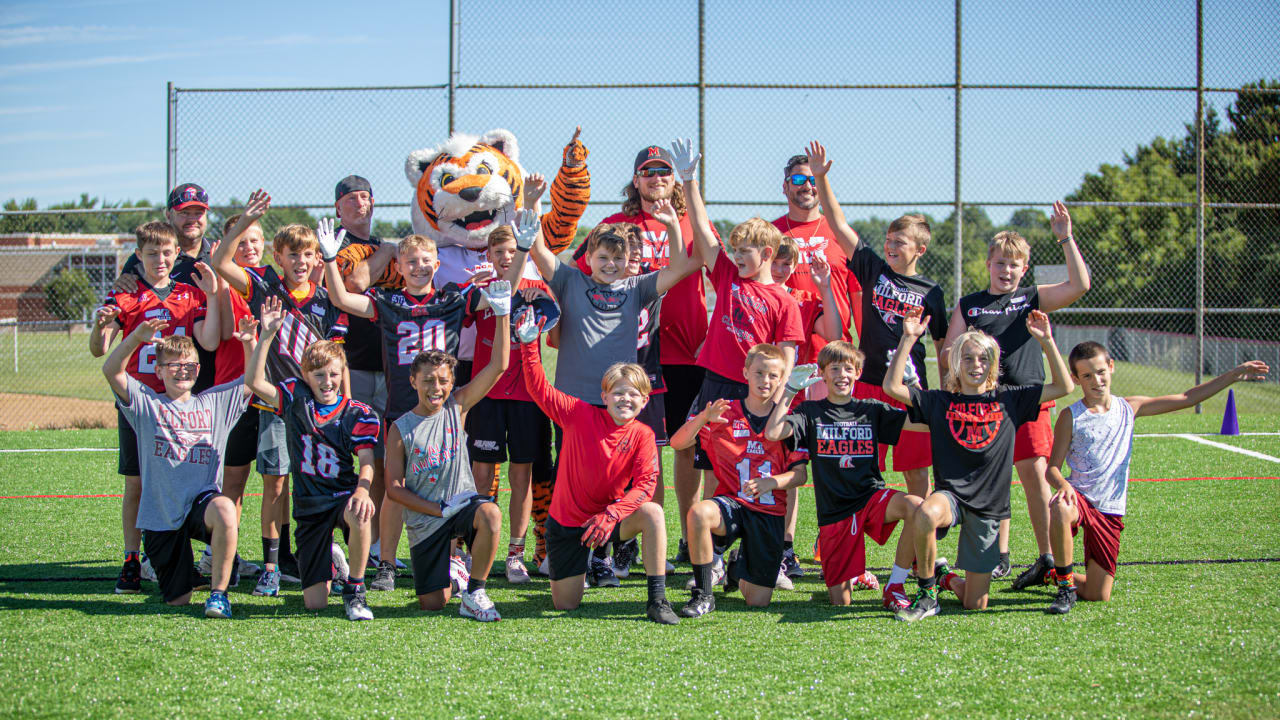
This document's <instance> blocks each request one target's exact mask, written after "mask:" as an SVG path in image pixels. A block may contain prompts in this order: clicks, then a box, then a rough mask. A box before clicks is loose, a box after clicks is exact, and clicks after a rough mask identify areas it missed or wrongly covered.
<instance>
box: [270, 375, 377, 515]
mask: <svg viewBox="0 0 1280 720" xmlns="http://www.w3.org/2000/svg"><path fill="white" fill-rule="evenodd" d="M276 390H277V392H279V393H280V399H279V402H280V408H279V410H278V411H277V414H278V415H280V417H282V418H284V422H285V427H286V429H287V431H288V437H289V466H290V470H291V471H292V473H293V516H294V517H295V518H300V517H307V516H308V515H315V514H316V513H322V512H325V511H327V510H330V509H332V508H334V507H336V506H338V505H341V504H343V503H346V502H347V500H348V499H349V498H350V496H351V493H353V492H355V490H356V486H357V485H358V484H359V481H360V477H359V476H358V475H357V474H356V469H355V463H354V462H353V461H352V457H351V456H352V455H353V454H355V453H356V452H357V451H359V450H362V449H364V448H373V446H374V445H376V444H377V442H378V431H379V429H380V422H379V420H378V414H377V413H375V412H374V411H373V408H370V407H369V406H368V405H365V404H364V403H362V402H357V401H355V400H352V399H350V398H343V399H342V401H341V402H339V403H338V406H337V407H335V408H333V409H332V410H331V411H330V412H328V413H326V414H323V415H321V414H320V413H319V408H318V407H317V405H316V400H315V396H314V395H312V394H311V388H309V387H308V386H307V384H306V383H305V382H303V381H302V380H299V379H298V378H289V379H287V380H285V381H283V382H279V383H276Z"/></svg>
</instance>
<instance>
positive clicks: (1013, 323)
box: [960, 285, 1044, 385]
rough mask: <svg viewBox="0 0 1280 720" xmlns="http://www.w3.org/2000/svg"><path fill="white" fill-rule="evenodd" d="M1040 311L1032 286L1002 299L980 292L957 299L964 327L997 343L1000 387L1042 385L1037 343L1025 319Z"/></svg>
mask: <svg viewBox="0 0 1280 720" xmlns="http://www.w3.org/2000/svg"><path fill="white" fill-rule="evenodd" d="M1039 309H1040V293H1039V292H1037V291H1036V288H1035V286H1034V285H1033V286H1031V287H1025V288H1018V289H1017V290H1014V291H1013V292H1011V293H1005V294H1004V295H992V294H991V293H989V292H987V291H986V290H983V291H982V292H976V293H973V294H971V295H965V296H964V297H962V298H960V312H961V314H962V315H963V316H964V322H965V325H967V326H968V327H971V328H976V329H978V330H981V331H982V332H984V333H986V334H988V335H990V336H991V337H993V338H995V339H996V343H997V344H999V345H1000V384H1001V385H1043V384H1044V361H1043V360H1042V357H1043V353H1042V352H1041V351H1040V343H1038V342H1036V339H1035V338H1033V337H1031V333H1030V332H1028V331H1027V317H1028V316H1029V315H1031V311H1032V310H1039Z"/></svg>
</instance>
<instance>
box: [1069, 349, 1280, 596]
mask: <svg viewBox="0 0 1280 720" xmlns="http://www.w3.org/2000/svg"><path fill="white" fill-rule="evenodd" d="M1068 359H1069V361H1070V366H1071V376H1072V377H1073V378H1075V380H1076V382H1078V383H1080V390H1081V392H1082V393H1083V394H1084V397H1083V398H1081V399H1080V400H1077V401H1075V402H1074V403H1072V404H1071V406H1070V407H1068V408H1067V412H1062V413H1059V414H1058V420H1057V423H1056V424H1055V425H1054V428H1053V455H1052V456H1051V457H1050V459H1049V471H1048V473H1047V477H1048V479H1049V484H1050V485H1052V486H1053V489H1054V490H1055V491H1056V493H1055V494H1054V496H1053V498H1052V499H1051V500H1050V501H1049V542H1050V545H1051V547H1052V549H1053V557H1055V558H1057V562H1058V565H1056V566H1055V567H1054V568H1053V569H1052V570H1050V571H1049V573H1048V578H1046V582H1049V583H1052V584H1053V585H1055V586H1056V587H1057V591H1058V594H1057V597H1055V598H1054V599H1053V603H1051V604H1050V605H1049V607H1048V608H1047V610H1046V612H1048V613H1050V614H1053V615H1062V614H1065V613H1067V612H1069V611H1070V610H1071V608H1072V607H1074V606H1075V604H1076V598H1077V596H1078V597H1079V598H1081V599H1084V600H1100V601H1102V602H1106V601H1108V600H1110V599H1111V584H1112V583H1113V582H1114V581H1115V579H1116V558H1117V557H1118V556H1119V554H1120V531H1122V530H1124V510H1125V499H1126V498H1127V497H1128V493H1129V458H1130V457H1131V456H1132V455H1133V425H1134V420H1135V419H1137V418H1139V417H1142V416H1144V415H1160V414H1163V413H1167V412H1173V411H1174V410H1182V409H1183V408H1189V407H1191V406H1193V405H1195V404H1196V403H1201V402H1204V401H1205V400H1208V399H1209V398H1211V397H1213V396H1214V395H1217V394H1218V393H1220V392H1222V391H1223V390H1226V389H1227V387H1228V386H1230V385H1231V384H1232V383H1235V382H1239V381H1242V380H1244V381H1248V380H1262V379H1263V378H1265V377H1266V375H1267V371H1268V369H1269V368H1268V367H1267V365H1266V363H1263V362H1261V361H1259V360H1250V361H1249V362H1246V363H1244V364H1243V365H1241V366H1239V367H1237V368H1236V369H1234V370H1232V371H1231V372H1228V373H1225V374H1223V375H1220V376H1218V377H1216V378H1214V379H1213V380H1210V381H1209V382H1206V383H1203V384H1200V385H1197V386H1195V387H1193V388H1191V389H1190V390H1187V391H1186V392H1183V393H1179V394H1177V395H1164V396H1162V397H1154V398H1153V397H1143V396H1140V395H1131V396H1129V397H1127V398H1126V397H1117V396H1113V395H1112V394H1111V378H1112V376H1113V375H1114V373H1115V363H1113V362H1112V361H1111V357H1110V356H1109V355H1108V354H1107V349H1106V348H1105V347H1103V346H1102V345H1101V344H1100V343H1096V342H1092V341H1089V342H1082V343H1080V344H1079V345H1076V346H1075V347H1074V348H1072V350H1071V354H1070V356H1069V358H1068ZM1064 461H1065V462H1066V463H1067V465H1070V466H1071V475H1069V476H1067V477H1065V478H1064V477H1063V476H1062V463H1063V462H1064ZM1081 528H1083V529H1084V558H1085V563H1086V567H1087V569H1088V573H1087V574H1085V575H1076V574H1074V573H1073V572H1072V569H1071V566H1072V562H1073V556H1072V553H1073V552H1074V549H1075V548H1074V542H1073V540H1072V538H1073V537H1075V534H1076V532H1077V531H1079V530H1080V529H1081ZM1077 582H1078V583H1079V585H1077V584H1076V583H1077Z"/></svg>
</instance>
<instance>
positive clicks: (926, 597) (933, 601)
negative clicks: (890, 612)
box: [898, 587, 938, 622]
mask: <svg viewBox="0 0 1280 720" xmlns="http://www.w3.org/2000/svg"><path fill="white" fill-rule="evenodd" d="M937 614H938V589H937V588H936V587H934V588H929V589H928V590H925V589H923V588H922V589H920V590H918V591H917V592H916V597H915V600H913V601H912V602H911V605H910V606H909V607H907V608H905V609H903V610H899V611H898V619H899V620H903V621H905V622H915V621H916V620H923V619H925V618H927V617H929V616H931V615H937Z"/></svg>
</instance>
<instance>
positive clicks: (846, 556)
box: [818, 488, 901, 587]
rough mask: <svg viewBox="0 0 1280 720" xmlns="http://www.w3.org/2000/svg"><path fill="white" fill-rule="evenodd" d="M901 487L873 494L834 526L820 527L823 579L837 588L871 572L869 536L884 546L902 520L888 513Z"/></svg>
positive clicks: (834, 523) (819, 544) (819, 540)
mask: <svg viewBox="0 0 1280 720" xmlns="http://www.w3.org/2000/svg"><path fill="white" fill-rule="evenodd" d="M894 495H901V493H900V492H898V491H897V490H891V489H889V488H885V489H884V490H879V491H877V492H876V494H874V495H872V496H871V498H870V499H869V500H867V504H866V505H863V506H862V509H861V510H859V511H858V512H856V513H854V514H852V515H850V516H849V517H847V518H845V519H843V520H837V521H836V522H833V523H831V524H830V525H820V526H818V546H819V547H821V548H822V560H821V561H819V562H820V563H821V565H822V579H823V580H824V581H825V582H826V583H827V587H835V586H836V585H839V584H841V583H843V582H846V581H849V580H852V579H853V578H856V577H858V576H859V575H861V574H862V573H864V572H866V571H867V543H866V539H865V538H867V537H869V538H871V539H872V540H874V541H875V543H876V544H877V545H884V544H885V543H886V542H888V541H889V537H890V536H891V535H893V529H894V528H895V527H897V526H898V521H897V520H894V521H893V522H888V521H886V520H885V514H886V513H887V512H888V511H889V501H890V500H892V499H893V496H894Z"/></svg>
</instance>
